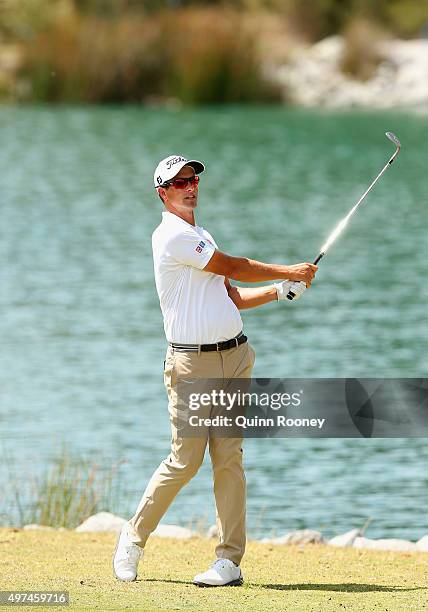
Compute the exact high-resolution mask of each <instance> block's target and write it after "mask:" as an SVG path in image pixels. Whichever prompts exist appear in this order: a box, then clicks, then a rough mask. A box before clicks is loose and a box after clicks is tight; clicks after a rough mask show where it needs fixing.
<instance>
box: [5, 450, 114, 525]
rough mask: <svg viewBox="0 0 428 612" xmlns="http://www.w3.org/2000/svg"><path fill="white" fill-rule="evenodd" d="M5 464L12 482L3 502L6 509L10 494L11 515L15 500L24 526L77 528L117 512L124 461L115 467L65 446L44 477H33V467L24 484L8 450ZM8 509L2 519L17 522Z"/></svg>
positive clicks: (9, 483) (7, 488) (15, 507)
mask: <svg viewBox="0 0 428 612" xmlns="http://www.w3.org/2000/svg"><path fill="white" fill-rule="evenodd" d="M2 462H3V463H4V465H5V467H6V469H7V472H8V476H9V482H8V484H7V486H6V487H5V488H4V490H3V495H2V494H1V493H0V501H1V502H2V504H3V506H5V505H6V504H7V501H8V498H6V496H5V491H7V492H8V494H9V497H10V500H9V514H10V510H11V506H12V501H13V508H14V511H15V514H18V516H19V524H20V525H21V526H22V525H25V524H28V523H37V524H39V525H49V526H52V527H66V528H75V527H77V526H78V525H79V524H80V523H82V522H83V521H84V520H86V519H87V518H88V517H90V516H91V515H93V514H95V513H96V512H101V511H103V510H104V511H110V512H115V510H116V507H115V500H118V499H121V497H122V493H121V491H120V487H121V480H120V468H121V465H122V464H123V463H124V461H118V462H117V463H116V464H111V463H110V462H107V461H106V460H105V459H104V460H102V461H100V462H97V463H95V462H93V461H89V460H88V459H85V458H84V457H79V456H75V455H72V454H70V452H69V450H68V449H67V446H66V445H63V446H62V448H61V449H60V450H59V451H57V454H56V455H55V456H54V457H53V458H52V460H51V463H50V465H49V467H48V468H46V470H45V471H44V472H43V473H42V474H41V475H34V474H31V468H30V469H29V472H30V473H29V474H28V478H27V479H26V481H25V483H24V484H23V483H22V479H19V478H18V477H17V473H16V466H15V461H14V460H13V458H12V457H11V456H10V454H9V452H8V451H6V449H3V461H2ZM106 466H107V467H106ZM3 497H5V499H3ZM7 510H8V509H7V508H4V511H3V513H2V515H1V516H0V518H1V521H2V522H3V524H5V523H6V524H10V523H11V522H13V521H12V520H11V518H10V516H8V512H7Z"/></svg>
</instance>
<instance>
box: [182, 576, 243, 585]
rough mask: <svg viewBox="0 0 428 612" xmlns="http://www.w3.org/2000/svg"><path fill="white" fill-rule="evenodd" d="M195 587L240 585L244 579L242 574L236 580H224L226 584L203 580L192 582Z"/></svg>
mask: <svg viewBox="0 0 428 612" xmlns="http://www.w3.org/2000/svg"><path fill="white" fill-rule="evenodd" d="M193 584H194V585H195V586H197V587H201V588H210V587H214V588H215V587H224V586H242V585H243V584H244V579H243V578H242V576H240V577H239V578H237V579H236V580H232V581H231V582H226V584H206V583H205V582H194V583H193Z"/></svg>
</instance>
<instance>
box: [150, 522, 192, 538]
mask: <svg viewBox="0 0 428 612" xmlns="http://www.w3.org/2000/svg"><path fill="white" fill-rule="evenodd" d="M153 535H154V536H157V537H158V538H175V539H176V540H188V539H189V538H192V537H193V536H195V535H196V534H195V533H193V531H191V530H190V529H187V528H186V527H180V526H179V525H162V524H161V525H158V526H157V527H156V529H155V530H154V532H153Z"/></svg>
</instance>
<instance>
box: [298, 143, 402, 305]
mask: <svg viewBox="0 0 428 612" xmlns="http://www.w3.org/2000/svg"><path fill="white" fill-rule="evenodd" d="M386 137H387V138H389V140H391V142H393V143H394V144H395V146H396V147H397V148H396V149H395V153H394V154H393V155H392V157H391V158H390V159H389V161H388V162H387V164H385V166H384V167H383V168H382V170H381V171H380V172H379V174H378V175H377V177H376V178H375V179H374V181H373V182H372V183H371V185H370V186H369V187H368V189H367V190H366V191H365V192H364V193H363V195H362V196H361V198H360V199H359V200H358V202H357V203H356V204H355V206H353V207H352V208H351V210H350V211H349V213H348V214H347V215H346V217H345V218H344V219H342V220H341V221H340V223H338V225H337V226H336V227H335V229H334V230H333V231H332V232H331V234H330V236H329V237H328V238H327V241H326V242H325V244H323V246H322V247H321V250H320V252H319V255H318V257H317V258H316V259H315V261H314V265H316V264H317V263H318V262H319V260H320V259H322V258H323V257H324V255H325V254H326V253H327V251H328V249H329V248H330V247H331V245H332V244H333V242H334V241H335V240H336V238H337V237H338V236H340V234H341V233H342V231H343V230H344V229H345V227H346V226H347V224H348V221H349V219H350V218H351V217H352V215H353V214H354V213H355V211H356V210H357V208H358V207H359V205H360V204H361V202H362V201H363V200H364V198H365V197H366V195H367V194H368V193H369V191H371V189H372V187H374V185H375V184H376V183H377V182H378V180H379V179H380V177H381V176H382V174H383V173H384V172H385V171H386V169H387V168H388V167H389V166H390V165H391V164H392V162H393V161H394V159H395V158H396V157H397V155H398V154H399V152H400V149H401V142H400V141H399V140H398V138H397V136H396V135H395V134H394V133H393V132H386ZM294 296H295V294H294V293H293V292H292V291H289V292H288V294H287V298H288V299H289V300H292V299H293V298H294Z"/></svg>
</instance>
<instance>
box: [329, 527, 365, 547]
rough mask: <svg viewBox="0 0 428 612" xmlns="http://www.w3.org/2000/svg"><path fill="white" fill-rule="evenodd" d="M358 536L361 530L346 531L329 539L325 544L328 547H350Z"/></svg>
mask: <svg viewBox="0 0 428 612" xmlns="http://www.w3.org/2000/svg"><path fill="white" fill-rule="evenodd" d="M360 536H361V529H351V531H347V532H346V533H342V534H340V535H337V536H335V537H334V538H331V540H329V541H328V542H327V544H329V545H330V546H352V545H353V544H354V541H355V539H356V538H358V537H360Z"/></svg>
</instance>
